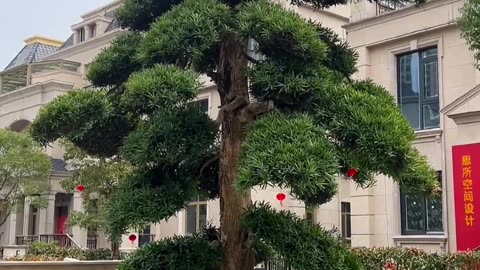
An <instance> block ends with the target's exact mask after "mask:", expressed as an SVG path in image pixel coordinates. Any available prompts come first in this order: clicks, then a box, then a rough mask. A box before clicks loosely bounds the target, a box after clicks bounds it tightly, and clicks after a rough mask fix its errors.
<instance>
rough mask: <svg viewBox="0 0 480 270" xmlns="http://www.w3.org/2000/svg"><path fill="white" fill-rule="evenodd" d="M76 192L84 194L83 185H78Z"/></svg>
mask: <svg viewBox="0 0 480 270" xmlns="http://www.w3.org/2000/svg"><path fill="white" fill-rule="evenodd" d="M77 191H78V192H84V191H85V186H84V185H78V186H77Z"/></svg>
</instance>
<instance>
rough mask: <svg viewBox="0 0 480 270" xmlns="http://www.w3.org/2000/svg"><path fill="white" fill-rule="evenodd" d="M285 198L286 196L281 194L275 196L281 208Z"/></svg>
mask: <svg viewBox="0 0 480 270" xmlns="http://www.w3.org/2000/svg"><path fill="white" fill-rule="evenodd" d="M286 198H287V196H286V195H285V194H283V193H278V194H277V200H278V201H279V202H280V205H281V206H283V201H284V200H285V199H286Z"/></svg>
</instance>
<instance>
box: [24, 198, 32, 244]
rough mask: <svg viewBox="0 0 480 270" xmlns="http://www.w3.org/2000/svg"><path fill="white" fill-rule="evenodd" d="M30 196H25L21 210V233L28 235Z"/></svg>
mask: <svg viewBox="0 0 480 270" xmlns="http://www.w3.org/2000/svg"><path fill="white" fill-rule="evenodd" d="M30 215H31V213H30V198H28V197H27V198H25V204H24V211H23V235H29V234H30V233H29V232H28V230H29V228H30Z"/></svg>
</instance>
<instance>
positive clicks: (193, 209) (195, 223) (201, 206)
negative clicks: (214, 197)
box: [186, 196, 207, 234]
mask: <svg viewBox="0 0 480 270" xmlns="http://www.w3.org/2000/svg"><path fill="white" fill-rule="evenodd" d="M186 216H187V220H186V221H187V222H186V224H187V234H192V233H195V232H197V231H199V230H200V229H202V228H204V227H205V226H206V225H207V199H206V198H204V197H200V196H199V197H197V199H196V200H195V201H194V202H192V203H191V204H190V205H189V206H188V208H187V211H186Z"/></svg>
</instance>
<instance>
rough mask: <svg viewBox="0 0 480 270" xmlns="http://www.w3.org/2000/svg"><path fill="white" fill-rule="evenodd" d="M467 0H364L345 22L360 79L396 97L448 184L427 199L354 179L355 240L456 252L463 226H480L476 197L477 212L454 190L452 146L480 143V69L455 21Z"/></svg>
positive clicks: (346, 197)
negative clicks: (396, 3)
mask: <svg viewBox="0 0 480 270" xmlns="http://www.w3.org/2000/svg"><path fill="white" fill-rule="evenodd" d="M463 4H464V1H461V0H453V1H452V0H436V1H429V2H427V3H425V4H423V5H421V6H419V7H416V6H412V7H403V8H401V9H399V10H395V11H392V10H391V9H388V6H387V8H385V7H383V8H380V9H379V8H378V6H377V7H375V5H373V4H371V3H369V2H360V3H357V6H358V8H356V9H355V10H357V11H360V12H359V13H358V14H356V15H355V16H352V21H351V23H349V24H347V25H346V26H345V29H346V30H347V39H348V41H349V43H350V45H351V46H352V47H353V48H355V49H356V50H357V52H358V53H359V63H358V72H357V74H356V76H357V78H359V79H366V78H369V79H372V80H374V81H375V82H376V83H378V84H381V85H383V86H384V87H385V88H386V89H387V90H388V91H389V92H390V93H391V94H392V95H393V96H394V97H395V98H396V100H397V102H398V104H399V106H400V108H401V109H402V111H403V113H404V116H405V117H406V118H407V119H408V121H409V122H410V124H411V125H412V127H413V128H414V129H415V134H416V137H417V138H416V140H415V142H414V145H415V147H416V148H417V149H418V150H419V151H420V152H421V153H422V154H424V155H426V156H427V158H428V160H429V161H430V163H431V165H432V166H433V167H434V168H435V169H436V170H437V171H438V176H439V177H438V180H439V183H440V184H441V186H442V196H441V198H426V197H424V196H422V195H420V194H404V193H403V192H402V190H401V189H400V188H399V187H398V185H396V184H394V183H393V182H392V181H391V180H388V179H384V177H379V179H378V183H377V185H376V186H375V187H373V188H370V189H367V190H358V189H356V188H355V187H354V186H352V184H350V188H349V191H348V193H340V196H341V197H342V198H341V199H340V200H341V201H345V202H348V203H350V205H351V209H350V210H351V224H352V228H351V243H352V245H354V246H370V247H372V246H407V247H417V248H422V249H425V250H431V251H457V249H458V248H460V246H457V231H458V232H459V234H458V237H464V236H465V235H464V234H466V233H465V232H464V231H462V230H460V229H459V228H463V227H464V226H469V227H472V228H473V227H475V226H474V224H473V221H472V220H470V222H466V220H465V219H467V217H468V216H465V218H464V217H463V216H462V214H468V213H467V212H469V211H471V212H472V214H473V212H474V209H473V207H474V202H473V199H472V201H471V204H470V202H469V203H468V205H469V206H471V208H472V209H470V210H468V209H467V204H465V209H463V206H462V208H457V209H456V207H455V205H456V203H457V202H456V201H458V200H462V201H463V196H464V194H463V193H457V192H455V189H456V188H457V187H458V183H459V179H458V177H454V173H456V171H455V170H456V169H455V168H454V167H453V163H454V160H453V155H452V149H453V148H455V147H457V146H461V145H468V144H476V143H478V142H479V141H480V129H479V128H480V126H479V123H478V120H479V119H478V118H477V116H478V108H479V105H478V104H479V102H478V97H477V95H478V94H477V93H478V88H479V87H478V84H479V83H480V81H479V79H480V77H479V75H480V73H479V72H478V70H476V68H475V66H474V64H475V61H474V57H473V53H472V52H471V51H470V50H469V49H468V46H467V44H466V41H465V40H464V39H463V38H462V37H461V32H460V29H459V27H458V26H457V23H456V20H457V18H458V17H459V16H460V9H461V8H462V7H463ZM352 10H353V8H352ZM474 180H475V179H474ZM460 181H461V180H460ZM460 185H461V182H460ZM460 197H461V198H460ZM463 212H465V213H463ZM456 216H457V218H456ZM462 241H463V240H462ZM458 243H459V245H460V244H461V241H458ZM468 248H470V249H474V248H477V246H469V247H468Z"/></svg>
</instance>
